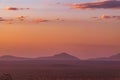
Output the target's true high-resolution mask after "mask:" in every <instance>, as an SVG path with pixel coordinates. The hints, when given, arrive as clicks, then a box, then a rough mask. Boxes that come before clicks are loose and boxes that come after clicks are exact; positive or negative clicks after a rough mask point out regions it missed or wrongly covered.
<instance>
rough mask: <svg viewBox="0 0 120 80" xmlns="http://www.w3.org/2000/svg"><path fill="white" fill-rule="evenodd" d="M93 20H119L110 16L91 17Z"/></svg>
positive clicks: (119, 18)
mask: <svg viewBox="0 0 120 80" xmlns="http://www.w3.org/2000/svg"><path fill="white" fill-rule="evenodd" d="M92 18H94V19H99V20H105V19H116V20H120V16H111V15H105V14H103V15H101V16H99V17H92Z"/></svg>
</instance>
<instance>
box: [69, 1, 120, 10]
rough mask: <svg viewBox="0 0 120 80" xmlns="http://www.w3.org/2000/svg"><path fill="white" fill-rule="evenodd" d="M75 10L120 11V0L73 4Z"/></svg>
mask: <svg viewBox="0 0 120 80" xmlns="http://www.w3.org/2000/svg"><path fill="white" fill-rule="evenodd" d="M71 6H72V8H75V9H120V0H101V1H97V2H90V3H81V4H79V3H78V4H72V5H71Z"/></svg>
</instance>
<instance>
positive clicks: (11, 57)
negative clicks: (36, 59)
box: [0, 55, 30, 60]
mask: <svg viewBox="0 0 120 80" xmlns="http://www.w3.org/2000/svg"><path fill="white" fill-rule="evenodd" d="M28 59H30V58H24V57H16V56H11V55H4V56H1V57H0V60H28Z"/></svg>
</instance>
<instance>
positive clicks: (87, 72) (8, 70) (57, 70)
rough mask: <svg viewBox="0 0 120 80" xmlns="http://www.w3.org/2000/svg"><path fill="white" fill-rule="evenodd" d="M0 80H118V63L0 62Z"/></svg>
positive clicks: (119, 78) (119, 64)
mask: <svg viewBox="0 0 120 80" xmlns="http://www.w3.org/2000/svg"><path fill="white" fill-rule="evenodd" d="M0 80H120V62H119V61H73V62H72V61H67V62H65V61H63V62H62V61H61V62H59V61H47V60H46V61H42V60H41V61H37V60H31V61H27V60H26V61H0Z"/></svg>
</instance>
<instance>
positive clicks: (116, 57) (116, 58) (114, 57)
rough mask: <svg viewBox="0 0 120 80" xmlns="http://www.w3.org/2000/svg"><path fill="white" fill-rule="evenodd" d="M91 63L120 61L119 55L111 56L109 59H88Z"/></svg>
mask: <svg viewBox="0 0 120 80" xmlns="http://www.w3.org/2000/svg"><path fill="white" fill-rule="evenodd" d="M89 60H93V61H120V53H118V54H115V55H112V56H110V57H101V58H94V59H89Z"/></svg>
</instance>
